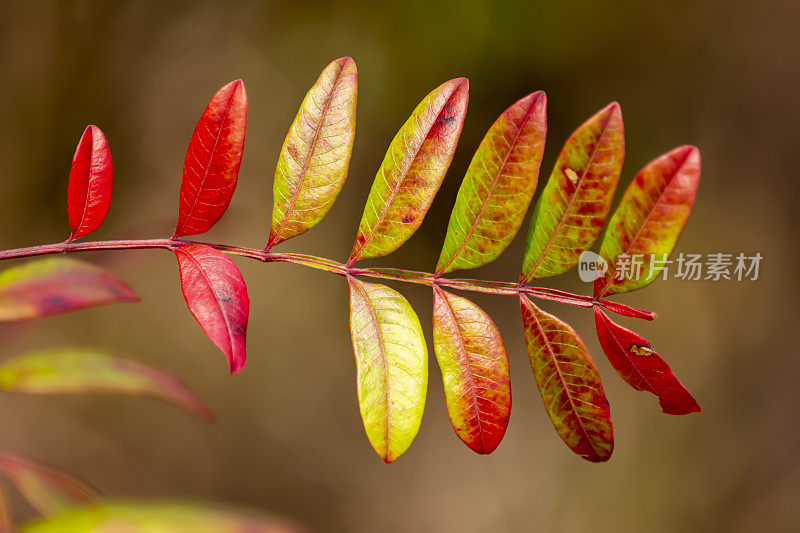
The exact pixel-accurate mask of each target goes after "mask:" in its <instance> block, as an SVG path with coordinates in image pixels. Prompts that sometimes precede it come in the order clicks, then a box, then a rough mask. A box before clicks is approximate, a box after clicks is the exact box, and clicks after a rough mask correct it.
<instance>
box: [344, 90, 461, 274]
mask: <svg viewBox="0 0 800 533" xmlns="http://www.w3.org/2000/svg"><path fill="white" fill-rule="evenodd" d="M461 83H463V82H461ZM460 87H461V84H459V85H458V86H456V88H455V89H453V92H452V93H450V96H448V97H447V100H446V101H445V102H444V104H442V107H441V108H440V109H439V111H438V112H437V113H436V119H435V120H433V121H432V122H431V124H430V126H428V128H427V130H426V131H425V137H424V138H423V139H422V142H420V143H419V145H418V146H417V147H416V148H415V149H414V157H412V158H411V159H410V160H409V162H408V164H405V165H403V173H402V176H403V177H402V178H401V179H399V180H397V186H396V187H392V195H391V196H390V197H389V201H388V202H387V203H386V206H385V207H384V209H383V213H381V215H380V217H379V218H378V222H377V223H376V224H375V227H374V228H372V231H371V232H370V234H369V237H367V238H366V239H365V240H364V244H362V245H361V248H359V249H358V252H356V254H355V255H354V256H353V257H351V258H350V260H349V261H348V262H347V265H348V266H352V265H353V263H355V262H356V261H358V258H359V257H361V254H362V253H363V252H364V250H365V249H366V248H367V246H368V245H369V243H370V242H371V241H372V237H374V236H375V233H376V232H377V231H378V228H380V227H381V224H383V221H384V220H385V219H386V216H387V215H388V214H389V209H391V207H392V204H393V203H394V199H395V198H396V197H397V193H399V192H400V188H401V187H402V186H403V182H404V181H405V180H406V178H407V177H408V169H410V168H411V166H412V165H413V164H414V161H416V160H417V157H418V156H419V152H420V150H422V145H423V144H425V141H426V140H427V139H428V137H430V134H431V130H432V129H433V127H434V126H435V125H436V122H437V121H438V120H439V117H440V116H441V115H442V111H444V109H445V108H446V107H447V104H449V103H450V100H452V99H453V95H454V94H455V93H456V91H457V90H458V89H459V88H460ZM414 120H415V121H416V120H417V119H416V117H415V119H414ZM403 126H405V124H404V125H403ZM401 131H403V139H404V143H405V137H406V134H405V127H403V128H402V130H401ZM390 146H391V145H390ZM392 159H394V154H392ZM382 174H383V179H384V180H385V179H386V172H383V173H382ZM387 183H388V180H387Z"/></svg>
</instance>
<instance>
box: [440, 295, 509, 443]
mask: <svg viewBox="0 0 800 533" xmlns="http://www.w3.org/2000/svg"><path fill="white" fill-rule="evenodd" d="M433 348H434V351H435V353H436V360H437V361H438V362H439V368H440V369H441V370H442V378H443V380H444V392H445V395H446V397H447V412H448V414H449V415H450V422H451V423H452V424H453V429H454V430H455V432H456V435H458V438H460V439H461V440H462V441H464V443H465V444H466V445H467V446H469V447H470V448H471V449H472V450H473V451H475V452H477V453H492V452H493V451H494V449H495V448H497V446H498V445H499V444H500V441H501V440H502V439H503V435H505V432H506V427H507V426H508V417H509V414H510V413H511V377H510V376H509V370H508V356H507V355H506V348H505V346H504V345H503V339H502V338H501V337H500V331H498V329H497V326H495V324H494V322H493V321H492V319H491V318H490V317H489V315H487V314H486V312H485V311H484V310H483V309H481V308H480V307H478V306H477V305H475V304H474V303H472V302H471V301H469V300H467V299H466V298H462V297H460V296H455V295H453V294H450V293H448V292H445V291H443V290H442V289H440V288H439V287H435V288H434V292H433Z"/></svg>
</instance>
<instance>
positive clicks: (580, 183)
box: [522, 114, 612, 284]
mask: <svg viewBox="0 0 800 533" xmlns="http://www.w3.org/2000/svg"><path fill="white" fill-rule="evenodd" d="M611 117H612V115H611V114H609V115H608V118H607V119H606V122H605V124H603V131H602V132H601V133H600V137H598V138H597V142H595V145H594V148H593V149H592V155H591V156H589V161H588V162H587V163H586V165H585V167H584V169H583V172H581V178H580V179H579V180H578V185H577V186H576V187H575V192H574V193H573V194H572V196H571V197H570V199H569V202H567V208H566V209H565V210H564V215H563V216H562V217H561V220H559V221H558V225H557V226H556V229H555V231H554V232H553V235H552V236H551V237H550V240H549V241H547V245H546V246H545V247H544V250H543V251H542V254H541V255H540V256H539V259H538V260H537V261H536V264H535V265H533V268H531V271H530V272H529V273H528V275H527V276H525V279H523V280H522V283H523V284H525V283H528V282H529V281H531V279H535V278H534V277H533V275H534V273H535V272H536V269H537V268H539V265H540V264H541V263H542V261H543V260H544V258H545V256H547V252H549V251H550V248H551V247H552V246H553V241H555V239H556V237H557V236H558V232H559V231H560V230H561V226H563V225H564V222H565V221H566V220H567V217H568V216H569V210H570V209H572V204H573V202H575V199H576V198H577V197H578V193H579V192H580V190H581V187H583V180H584V178H586V171H587V170H588V169H589V167H591V166H592V163H594V158H595V156H597V152H598V148H599V146H600V144H601V143H602V141H603V137H605V135H606V130H607V129H608V123H609V122H610V121H611Z"/></svg>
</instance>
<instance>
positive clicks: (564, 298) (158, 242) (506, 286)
mask: <svg viewBox="0 0 800 533" xmlns="http://www.w3.org/2000/svg"><path fill="white" fill-rule="evenodd" d="M189 244H203V245H205V246H210V247H212V248H214V249H217V250H220V251H222V252H226V253H229V254H232V255H238V256H241V257H248V258H250V259H256V260H258V261H263V262H277V263H295V264H298V265H303V266H307V267H310V268H314V269H317V270H324V271H326V272H331V273H334V274H338V275H340V276H348V275H349V276H357V277H358V276H361V277H367V278H377V279H388V280H394V281H401V282H405V283H416V284H420V285H428V286H431V287H432V286H441V287H450V288H452V289H457V290H463V291H470V292H482V293H486V294H507V295H518V294H520V293H525V294H528V295H530V296H532V297H534V298H539V299H541V300H550V301H553V302H559V303H564V304H567V305H574V306H578V307H592V306H594V305H600V306H602V307H604V308H606V309H608V310H609V311H612V312H614V313H617V314H620V315H624V316H629V317H634V318H643V319H645V320H653V319H654V318H655V317H656V314H655V313H652V312H649V311H642V310H641V309H637V308H635V307H631V306H628V305H625V304H621V303H618V302H610V301H608V300H602V299H594V298H592V297H591V296H582V295H579V294H573V293H570V292H566V291H560V290H557V289H550V288H547V287H529V286H527V285H524V284H521V283H512V282H507V281H492V280H479V279H466V278H442V277H439V276H437V275H435V274H430V273H428V272H418V271H414V270H404V269H400V268H355V267H353V266H350V265H347V264H344V263H339V262H337V261H333V260H330V259H325V258H323V257H316V256H313V255H305V254H293V253H278V252H271V251H269V250H256V249H253V248H245V247H242V246H232V245H228V244H213V243H202V242H197V241H190V240H185V239H142V240H117V241H94V242H74V241H69V242H61V243H56V244H42V245H39V246H30V247H28V248H16V249H13V250H2V251H0V261H2V260H3V259H16V258H22V257H34V256H39V255H50V254H66V253H73V252H89V251H96V250H136V249H146V248H162V249H166V250H174V249H175V248H178V247H180V246H186V245H189Z"/></svg>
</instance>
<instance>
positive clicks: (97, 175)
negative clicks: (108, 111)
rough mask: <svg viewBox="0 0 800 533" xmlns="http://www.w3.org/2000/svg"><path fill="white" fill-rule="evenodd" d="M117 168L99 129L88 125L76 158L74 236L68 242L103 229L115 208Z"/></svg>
mask: <svg viewBox="0 0 800 533" xmlns="http://www.w3.org/2000/svg"><path fill="white" fill-rule="evenodd" d="M113 181H114V169H113V165H112V162H111V151H110V150H109V149H108V141H106V137H105V135H103V132H102V131H100V128H98V127H97V126H92V125H90V126H87V127H86V129H85V130H84V132H83V135H81V140H80V141H79V142H78V146H77V148H76V149H75V155H73V157H72V166H71V167H70V172H69V184H68V188H67V211H68V215H69V225H70V229H71V233H70V236H69V239H67V242H71V241H73V240H75V239H77V238H79V237H83V236H85V235H89V234H90V233H92V232H93V231H94V230H96V229H97V228H99V227H100V225H101V224H102V223H103V221H104V220H105V218H106V215H107V214H108V209H109V207H110V206H111V192H112V189H113Z"/></svg>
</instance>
